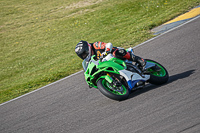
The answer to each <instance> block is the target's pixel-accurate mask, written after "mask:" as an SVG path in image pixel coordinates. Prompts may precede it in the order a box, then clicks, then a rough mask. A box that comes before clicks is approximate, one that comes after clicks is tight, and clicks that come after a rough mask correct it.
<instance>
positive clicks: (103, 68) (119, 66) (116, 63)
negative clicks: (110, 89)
mask: <svg viewBox="0 0 200 133" xmlns="http://www.w3.org/2000/svg"><path fill="white" fill-rule="evenodd" d="M94 57H95V56H94V55H93V56H92V57H91V61H90V62H89V64H88V67H87V70H86V71H85V73H84V75H85V80H86V82H87V84H88V85H89V86H91V87H94V88H97V86H96V82H97V81H98V80H99V79H101V78H105V77H106V76H107V75H103V76H101V77H98V74H99V73H101V72H110V73H116V74H119V72H118V71H119V70H123V69H126V64H125V62H124V61H123V60H120V59H117V58H111V59H110V60H109V61H105V62H100V61H99V62H98V63H99V64H98V65H97V64H95V63H94V62H92V60H93V61H95V60H94ZM109 67H110V68H112V69H109ZM94 78H96V79H95V80H94V81H93V79H94ZM94 82H95V83H94ZM109 82H110V81H109Z"/></svg>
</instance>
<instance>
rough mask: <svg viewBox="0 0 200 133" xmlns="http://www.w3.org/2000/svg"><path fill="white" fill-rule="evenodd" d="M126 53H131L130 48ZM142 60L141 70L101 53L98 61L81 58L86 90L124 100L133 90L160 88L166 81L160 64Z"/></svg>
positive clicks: (130, 63) (165, 72) (166, 77)
mask: <svg viewBox="0 0 200 133" xmlns="http://www.w3.org/2000/svg"><path fill="white" fill-rule="evenodd" d="M127 52H131V53H132V54H134V52H133V49H132V48H129V49H127ZM145 60H146V66H145V68H144V71H141V70H140V69H139V66H138V64H137V63H134V62H132V61H128V60H125V61H124V60H121V59H118V58H115V57H114V56H113V55H112V54H111V53H110V54H107V55H106V54H103V56H101V57H100V59H97V58H96V56H95V55H93V56H92V57H91V58H90V59H85V60H83V62H82V66H83V68H84V70H85V72H84V76H85V80H86V82H87V84H88V85H89V87H90V88H92V87H94V88H97V89H98V90H99V91H100V92H101V93H102V94H103V95H105V96H106V97H108V98H110V99H113V100H118V101H121V100H125V99H127V98H128V97H129V94H130V93H131V92H133V90H136V89H139V88H144V86H145V84H146V83H151V84H155V85H161V84H164V83H166V82H167V81H168V78H169V75H168V72H167V70H166V69H165V67H164V66H162V65H161V64H160V63H158V62H156V61H153V60H150V59H145Z"/></svg>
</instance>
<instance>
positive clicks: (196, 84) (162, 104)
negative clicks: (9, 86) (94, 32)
mask: <svg viewBox="0 0 200 133" xmlns="http://www.w3.org/2000/svg"><path fill="white" fill-rule="evenodd" d="M199 50H200V18H198V19H196V20H194V21H192V22H190V23H188V24H186V25H184V26H181V27H179V28H177V29H175V30H173V31H170V32H168V33H166V34H164V35H161V36H160V37H157V38H156V39H153V40H151V41H149V42H147V43H145V44H143V45H141V46H139V47H137V48H136V49H135V54H137V55H140V56H142V57H144V58H150V59H153V60H156V61H158V62H160V63H161V64H163V65H164V66H165V67H166V68H167V69H168V71H169V74H170V78H169V82H168V83H167V84H165V85H162V86H154V85H149V86H147V87H145V88H144V89H142V90H137V91H135V92H134V93H133V94H131V95H130V98H129V99H128V100H125V101H122V102H118V101H113V100H110V99H108V98H106V97H105V96H103V95H102V94H101V93H100V92H99V91H98V90H97V89H94V88H92V89H89V88H88V86H87V85H86V83H85V81H84V77H83V72H81V73H79V74H76V75H73V76H71V77H70V78H66V79H65V80H62V81H60V82H58V83H55V84H53V85H51V86H48V87H45V88H43V89H40V90H38V91H36V92H34V93H31V94H29V95H26V96H23V97H21V98H18V99H17V100H14V101H11V102H8V103H6V104H3V105H1V106H0V123H1V124H0V132H1V133H157V132H160V133H199V132H200V67H199V66H200V51H199Z"/></svg>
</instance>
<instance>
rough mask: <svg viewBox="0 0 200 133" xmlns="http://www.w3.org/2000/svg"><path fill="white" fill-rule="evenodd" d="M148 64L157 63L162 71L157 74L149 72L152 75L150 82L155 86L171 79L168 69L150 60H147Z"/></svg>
mask: <svg viewBox="0 0 200 133" xmlns="http://www.w3.org/2000/svg"><path fill="white" fill-rule="evenodd" d="M145 60H146V61H147V62H151V63H155V64H156V65H157V66H158V67H160V69H161V70H160V71H157V72H151V69H150V70H149V71H150V72H151V73H150V79H149V80H148V82H149V83H151V84H155V85H161V84H164V83H166V82H167V81H168V79H169V74H168V72H167V69H165V67H164V66H162V65H161V64H160V63H158V62H156V61H153V60H150V59H145Z"/></svg>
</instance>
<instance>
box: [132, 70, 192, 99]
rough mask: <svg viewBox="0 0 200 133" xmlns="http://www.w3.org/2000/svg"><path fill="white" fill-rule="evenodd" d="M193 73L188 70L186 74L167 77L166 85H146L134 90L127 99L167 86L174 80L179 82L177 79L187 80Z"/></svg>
mask: <svg viewBox="0 0 200 133" xmlns="http://www.w3.org/2000/svg"><path fill="white" fill-rule="evenodd" d="M194 72H195V70H189V71H186V72H183V73H180V74H176V75H173V76H170V77H169V80H168V82H167V83H165V84H163V85H152V84H148V85H147V86H145V87H144V88H143V89H138V90H135V91H133V92H132V93H131V94H130V96H129V98H128V99H130V98H133V97H136V96H138V95H140V94H142V93H146V92H148V91H150V90H153V89H156V88H158V87H161V86H164V85H167V84H170V83H172V82H174V81H176V80H179V79H184V78H187V77H189V76H190V75H192V74H193V73H194Z"/></svg>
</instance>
